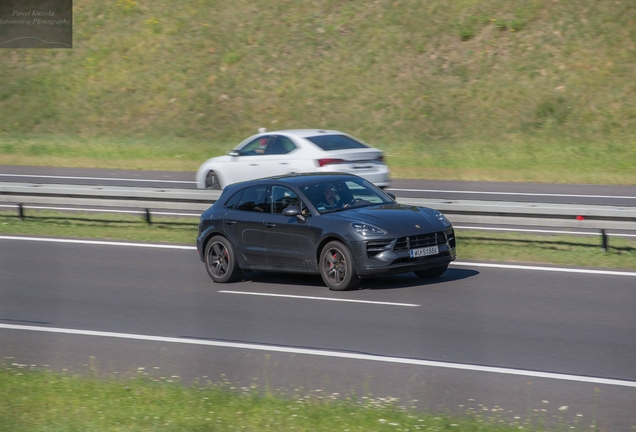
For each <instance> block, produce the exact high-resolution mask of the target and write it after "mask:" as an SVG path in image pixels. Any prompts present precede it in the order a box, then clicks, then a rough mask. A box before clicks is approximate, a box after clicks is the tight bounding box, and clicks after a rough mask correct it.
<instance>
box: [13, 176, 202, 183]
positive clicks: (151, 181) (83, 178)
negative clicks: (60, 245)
mask: <svg viewBox="0 0 636 432" xmlns="http://www.w3.org/2000/svg"><path fill="white" fill-rule="evenodd" d="M0 177H35V178H54V179H65V180H69V179H70V180H114V181H122V182H123V181H127V182H149V183H185V184H195V183H196V182H195V181H185V180H147V179H128V178H112V177H72V176H52V175H29V174H0Z"/></svg>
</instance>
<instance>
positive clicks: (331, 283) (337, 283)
mask: <svg viewBox="0 0 636 432" xmlns="http://www.w3.org/2000/svg"><path fill="white" fill-rule="evenodd" d="M320 276H322V280H323V282H324V283H325V285H327V286H328V287H329V289H330V290H334V291H345V290H349V289H352V288H355V287H357V286H358V285H360V278H359V277H358V275H357V273H356V268H355V265H354V263H353V256H352V255H351V252H350V251H349V249H348V248H347V247H346V246H345V245H344V244H342V243H341V242H339V241H332V242H329V243H327V244H326V245H325V247H324V248H322V252H321V253H320Z"/></svg>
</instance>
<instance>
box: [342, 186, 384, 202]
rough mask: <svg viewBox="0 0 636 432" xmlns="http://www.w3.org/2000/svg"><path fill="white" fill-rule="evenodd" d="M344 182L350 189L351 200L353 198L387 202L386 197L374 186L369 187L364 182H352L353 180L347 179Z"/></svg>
mask: <svg viewBox="0 0 636 432" xmlns="http://www.w3.org/2000/svg"><path fill="white" fill-rule="evenodd" d="M344 183H345V185H346V188H347V190H348V196H349V197H350V199H351V201H353V200H360V201H367V202H369V203H371V204H382V203H385V202H386V197H384V196H383V195H381V194H379V193H378V192H377V191H376V190H375V189H373V188H367V187H364V185H362V184H359V183H356V182H352V181H347V182H344Z"/></svg>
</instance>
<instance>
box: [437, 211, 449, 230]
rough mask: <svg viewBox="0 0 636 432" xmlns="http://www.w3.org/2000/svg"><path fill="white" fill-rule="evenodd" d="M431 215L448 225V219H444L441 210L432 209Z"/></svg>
mask: <svg viewBox="0 0 636 432" xmlns="http://www.w3.org/2000/svg"><path fill="white" fill-rule="evenodd" d="M433 215H435V217H436V218H437V219H439V221H440V222H441V223H443V224H444V226H450V224H451V223H450V221H449V220H448V219H446V216H444V213H442V212H441V211H437V210H433Z"/></svg>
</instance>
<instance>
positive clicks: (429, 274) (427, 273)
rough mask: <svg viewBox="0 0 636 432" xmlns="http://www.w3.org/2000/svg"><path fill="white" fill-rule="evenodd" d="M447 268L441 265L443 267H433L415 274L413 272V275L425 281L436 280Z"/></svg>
mask: <svg viewBox="0 0 636 432" xmlns="http://www.w3.org/2000/svg"><path fill="white" fill-rule="evenodd" d="M447 268H448V264H446V265H443V266H439V267H433V268H431V269H428V270H422V271H416V272H413V273H415V274H416V275H418V276H419V277H421V278H425V279H429V278H436V277H440V276H441V275H443V274H444V272H445V271H446V269H447Z"/></svg>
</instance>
